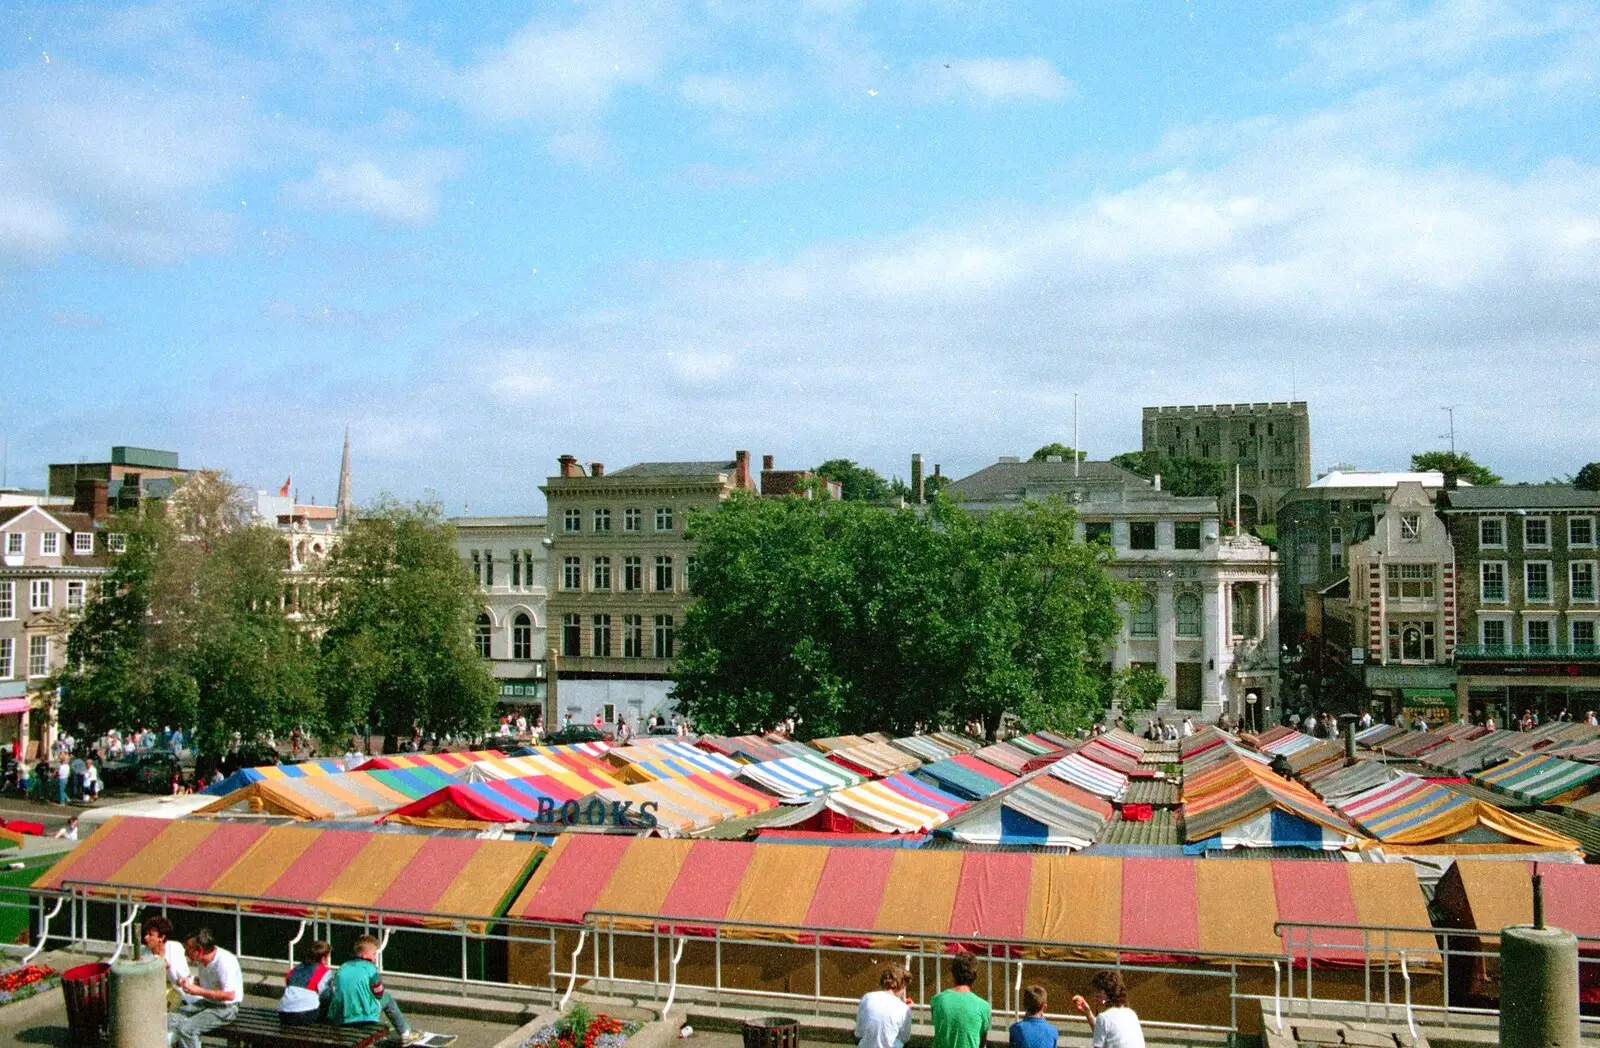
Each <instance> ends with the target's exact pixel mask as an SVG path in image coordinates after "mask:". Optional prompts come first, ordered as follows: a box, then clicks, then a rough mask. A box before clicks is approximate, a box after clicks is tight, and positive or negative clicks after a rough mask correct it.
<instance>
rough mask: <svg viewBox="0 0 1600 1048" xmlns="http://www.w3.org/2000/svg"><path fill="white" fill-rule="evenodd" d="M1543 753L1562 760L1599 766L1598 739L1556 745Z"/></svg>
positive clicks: (1599, 742)
mask: <svg viewBox="0 0 1600 1048" xmlns="http://www.w3.org/2000/svg"><path fill="white" fill-rule="evenodd" d="M1544 752H1546V753H1548V754H1550V755H1551V756H1552V757H1560V758H1562V759H1563V760H1569V761H1585V762H1587V763H1589V764H1600V739H1590V740H1588V741H1586V742H1563V743H1558V744H1556V745H1554V746H1551V747H1550V748H1549V749H1548V750H1545V751H1544Z"/></svg>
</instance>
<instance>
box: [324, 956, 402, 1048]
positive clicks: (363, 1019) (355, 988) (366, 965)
mask: <svg viewBox="0 0 1600 1048" xmlns="http://www.w3.org/2000/svg"><path fill="white" fill-rule="evenodd" d="M355 954H356V955H355V957H353V958H351V959H350V960H348V961H345V962H344V963H343V964H341V965H339V970H338V971H336V972H334V973H333V989H332V990H331V991H329V997H328V1022H329V1023H331V1024H333V1025H334V1026H354V1025H356V1024H358V1023H375V1022H377V1021H378V1019H379V1017H380V1016H385V1017H387V1018H388V1020H389V1022H390V1024H391V1025H393V1026H394V1032H395V1036H397V1037H399V1038H400V1043H401V1044H415V1043H416V1042H417V1041H420V1040H422V1034H420V1033H417V1032H416V1031H414V1030H412V1029H411V1026H410V1024H409V1023H407V1022H406V1019H405V1016H403V1015H401V1014H400V1006H399V1005H398V1004H396V1003H395V1000H394V998H393V997H390V996H388V995H386V994H385V993H384V992H383V974H382V973H381V972H379V971H378V940H376V939H374V938H373V937H372V936H370V935H363V936H361V937H360V938H358V939H356V945H355Z"/></svg>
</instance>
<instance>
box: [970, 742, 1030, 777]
mask: <svg viewBox="0 0 1600 1048" xmlns="http://www.w3.org/2000/svg"><path fill="white" fill-rule="evenodd" d="M973 756H974V757H977V758H978V759H979V760H981V761H988V762H989V763H990V764H993V765H994V766H995V767H996V768H1000V769H1002V770H1004V771H1008V772H1010V773H1011V774H1013V775H1021V774H1022V773H1023V771H1025V770H1026V769H1027V766H1028V761H1029V760H1031V759H1032V758H1033V756H1034V755H1033V754H1031V753H1028V752H1027V751H1025V750H1019V749H1017V748H1016V747H1015V746H1013V745H1011V744H1010V743H1008V742H997V743H994V744H993V745H991V746H985V747H983V748H982V749H980V750H976V751H974V753H973Z"/></svg>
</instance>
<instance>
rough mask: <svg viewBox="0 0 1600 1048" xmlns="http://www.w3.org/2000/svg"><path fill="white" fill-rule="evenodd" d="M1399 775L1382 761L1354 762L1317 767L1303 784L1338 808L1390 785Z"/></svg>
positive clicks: (1306, 777) (1306, 776)
mask: <svg viewBox="0 0 1600 1048" xmlns="http://www.w3.org/2000/svg"><path fill="white" fill-rule="evenodd" d="M1400 774H1401V773H1400V772H1398V771H1395V770H1394V769H1393V768H1390V767H1389V766H1388V765H1387V764H1384V763H1383V762H1382V761H1357V762H1356V763H1354V764H1352V765H1350V766H1349V767H1342V766H1338V765H1335V766H1332V767H1328V766H1323V767H1320V768H1316V769H1314V770H1313V771H1311V772H1309V773H1308V774H1306V775H1305V776H1304V781H1305V783H1306V785H1307V786H1310V787H1311V792H1312V793H1315V794H1316V795H1317V796H1318V797H1321V798H1322V799H1323V800H1325V801H1327V802H1328V803H1329V804H1332V805H1334V806H1335V807H1337V806H1338V802H1339V801H1340V800H1341V799H1343V798H1345V797H1354V796H1355V795H1356V794H1358V793H1365V792H1366V791H1367V790H1370V789H1373V788H1374V787H1377V786H1382V785H1383V784H1384V783H1386V782H1393V781H1394V780H1395V779H1396V778H1397V777H1399V775H1400Z"/></svg>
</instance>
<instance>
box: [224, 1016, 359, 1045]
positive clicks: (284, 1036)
mask: <svg viewBox="0 0 1600 1048" xmlns="http://www.w3.org/2000/svg"><path fill="white" fill-rule="evenodd" d="M388 1032H389V1031H388V1028H387V1027H386V1026H384V1025H383V1024H381V1023H370V1024H369V1023H363V1024H361V1025H356V1026H329V1025H328V1024H326V1023H309V1024H307V1025H304V1026H296V1025H291V1024H288V1023H285V1022H283V1021H282V1020H280V1019H279V1018H278V1011H277V1009H275V1008H250V1007H241V1008H240V1009H239V1014H238V1015H236V1016H234V1018H233V1021H232V1022H230V1023H229V1024H228V1025H226V1026H219V1027H217V1028H216V1029H215V1030H212V1031H210V1032H209V1033H208V1034H207V1036H208V1037H219V1038H222V1039H223V1040H225V1041H227V1042H228V1044H229V1045H231V1046H233V1048H258V1046H260V1048H370V1046H371V1045H373V1044H376V1043H377V1042H378V1041H380V1040H382V1039H383V1037H384V1035H385V1034H387V1033H388Z"/></svg>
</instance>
